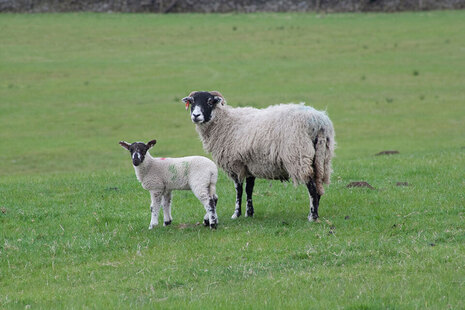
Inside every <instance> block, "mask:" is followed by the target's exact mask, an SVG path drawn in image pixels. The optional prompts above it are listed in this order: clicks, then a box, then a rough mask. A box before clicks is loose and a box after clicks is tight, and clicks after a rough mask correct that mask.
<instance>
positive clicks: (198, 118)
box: [191, 106, 204, 124]
mask: <svg viewBox="0 0 465 310" xmlns="http://www.w3.org/2000/svg"><path fill="white" fill-rule="evenodd" d="M191 120H192V122H194V123H196V124H201V123H203V121H204V117H203V113H202V110H201V109H200V107H198V106H197V107H195V108H194V109H193V110H192V112H191Z"/></svg>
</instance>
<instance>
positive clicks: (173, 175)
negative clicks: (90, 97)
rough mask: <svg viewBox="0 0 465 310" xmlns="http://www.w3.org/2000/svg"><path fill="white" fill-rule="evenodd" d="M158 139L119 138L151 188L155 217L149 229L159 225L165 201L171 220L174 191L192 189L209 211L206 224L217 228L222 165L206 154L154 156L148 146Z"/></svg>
mask: <svg viewBox="0 0 465 310" xmlns="http://www.w3.org/2000/svg"><path fill="white" fill-rule="evenodd" d="M156 142H157V141H156V140H152V141H149V142H148V143H147V144H144V143H142V142H134V143H131V144H130V143H127V142H125V141H121V142H119V144H120V145H121V146H122V147H124V148H125V149H127V150H128V151H129V152H131V158H132V163H133V165H134V170H135V172H136V176H137V179H138V180H139V182H140V183H141V184H142V187H143V188H144V189H146V190H148V191H149V192H150V197H151V200H152V203H151V205H150V210H151V213H152V218H151V221H150V226H149V229H152V228H153V227H155V226H156V225H158V213H159V212H160V206H161V205H163V220H164V226H166V225H169V224H171V221H172V217H171V197H172V196H171V192H172V191H173V190H189V189H190V190H192V192H193V193H194V195H195V196H196V197H197V199H199V200H200V202H201V203H202V205H203V206H204V207H205V210H206V211H207V213H206V214H205V216H204V219H203V222H204V225H205V226H208V225H210V228H212V229H215V228H216V227H217V225H218V216H217V214H216V205H217V203H218V196H217V195H216V181H217V180H218V169H217V167H216V165H215V163H214V162H212V161H211V160H210V159H208V158H206V157H202V156H189V157H180V158H154V157H152V156H151V155H150V153H149V152H148V150H149V149H150V148H152V147H153V146H154V145H155V143H156Z"/></svg>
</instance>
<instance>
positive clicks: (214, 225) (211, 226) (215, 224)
mask: <svg viewBox="0 0 465 310" xmlns="http://www.w3.org/2000/svg"><path fill="white" fill-rule="evenodd" d="M217 226H218V224H217V223H213V224H211V225H210V229H216V227H217Z"/></svg>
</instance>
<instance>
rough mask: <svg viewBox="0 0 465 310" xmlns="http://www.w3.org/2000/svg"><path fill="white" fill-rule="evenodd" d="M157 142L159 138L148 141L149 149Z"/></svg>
mask: <svg viewBox="0 0 465 310" xmlns="http://www.w3.org/2000/svg"><path fill="white" fill-rule="evenodd" d="M156 143H157V140H152V141H149V142H147V150H148V149H150V148H152V146H154V145H155V144H156Z"/></svg>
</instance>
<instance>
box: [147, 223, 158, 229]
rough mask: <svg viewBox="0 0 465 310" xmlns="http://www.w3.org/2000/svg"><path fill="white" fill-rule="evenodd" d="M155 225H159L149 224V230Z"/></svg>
mask: <svg viewBox="0 0 465 310" xmlns="http://www.w3.org/2000/svg"><path fill="white" fill-rule="evenodd" d="M155 226H157V225H154V224H150V225H149V230H152V229H153V228H154V227H155Z"/></svg>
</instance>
